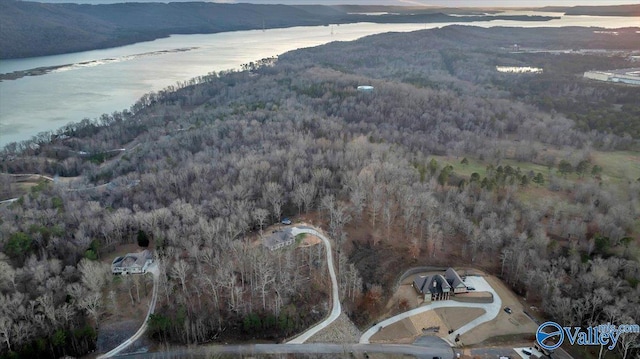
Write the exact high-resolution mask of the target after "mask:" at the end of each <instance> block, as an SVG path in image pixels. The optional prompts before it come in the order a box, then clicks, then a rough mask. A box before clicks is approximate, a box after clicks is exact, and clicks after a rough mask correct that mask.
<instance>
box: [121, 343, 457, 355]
mask: <svg viewBox="0 0 640 359" xmlns="http://www.w3.org/2000/svg"><path fill="white" fill-rule="evenodd" d="M287 353H294V354H303V353H304V354H337V355H336V357H341V356H342V354H346V353H382V354H405V355H413V356H415V357H416V358H424V359H432V358H433V357H440V358H442V359H453V356H454V355H453V350H452V349H451V347H449V346H447V345H444V346H437V347H421V346H418V345H405V344H321V343H315V344H238V345H210V346H200V347H192V348H179V349H173V350H167V351H163V352H158V353H139V354H124V355H121V356H119V358H132V359H134V358H135V359H149V358H158V359H175V358H193V357H194V356H195V357H199V356H202V357H205V358H209V357H216V356H217V355H221V354H233V355H243V356H251V355H256V354H287Z"/></svg>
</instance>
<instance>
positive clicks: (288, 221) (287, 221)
mask: <svg viewBox="0 0 640 359" xmlns="http://www.w3.org/2000/svg"><path fill="white" fill-rule="evenodd" d="M282 224H285V225H287V226H288V225H290V224H291V220H290V219H289V218H288V217H285V218H283V219H282Z"/></svg>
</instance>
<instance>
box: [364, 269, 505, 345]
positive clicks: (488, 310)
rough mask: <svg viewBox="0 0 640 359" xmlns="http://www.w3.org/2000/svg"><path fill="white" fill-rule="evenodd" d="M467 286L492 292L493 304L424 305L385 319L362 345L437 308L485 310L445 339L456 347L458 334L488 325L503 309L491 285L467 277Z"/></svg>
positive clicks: (447, 302) (372, 329)
mask: <svg viewBox="0 0 640 359" xmlns="http://www.w3.org/2000/svg"><path fill="white" fill-rule="evenodd" d="M465 284H466V285H467V286H471V287H475V288H476V291H477V292H490V293H491V294H492V295H493V302H491V303H462V302H457V301H455V300H442V301H436V302H431V303H430V304H427V305H424V306H422V307H418V308H415V309H412V310H409V311H406V312H404V313H400V314H398V315H396V316H394V317H391V318H389V319H385V320H383V321H381V322H380V323H378V324H376V325H374V326H373V327H371V328H369V329H368V330H367V331H366V332H364V334H362V336H361V337H360V343H361V344H366V343H369V340H370V339H371V337H372V336H373V335H374V334H376V333H377V332H378V331H380V330H382V328H385V327H387V326H389V325H391V324H393V323H396V322H399V321H401V320H403V319H406V318H409V317H411V316H414V315H416V314H420V313H424V312H427V311H429V310H433V309H437V308H480V309H484V310H485V313H484V314H483V315H481V316H479V317H478V318H476V319H474V320H472V321H470V322H469V323H467V324H465V325H463V326H462V327H460V328H458V329H457V330H455V331H454V332H453V333H451V334H449V335H448V336H447V337H446V338H445V339H446V340H447V341H448V342H449V344H451V345H455V338H456V336H457V335H458V334H460V335H462V334H464V333H466V332H468V331H470V330H471V329H473V328H475V327H477V326H478V325H480V324H482V323H486V322H488V321H490V320H493V319H495V318H496V317H497V316H498V313H500V310H501V307H502V300H501V299H500V296H499V295H498V293H496V291H495V290H494V289H493V287H491V285H490V284H489V283H488V282H487V281H486V280H485V279H484V278H483V277H477V276H467V278H466V280H465Z"/></svg>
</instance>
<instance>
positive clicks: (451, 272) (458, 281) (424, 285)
mask: <svg viewBox="0 0 640 359" xmlns="http://www.w3.org/2000/svg"><path fill="white" fill-rule="evenodd" d="M413 288H414V289H415V290H416V292H417V293H418V294H420V295H421V296H422V297H423V299H424V301H425V302H430V301H433V300H447V299H449V298H450V297H451V296H452V295H455V294H459V293H467V285H466V284H464V281H463V280H462V278H461V277H460V275H458V273H457V272H456V271H455V269H453V268H448V269H447V270H446V271H445V272H444V275H442V274H432V275H427V276H417V277H416V279H415V280H414V281H413Z"/></svg>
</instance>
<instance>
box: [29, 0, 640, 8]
mask: <svg viewBox="0 0 640 359" xmlns="http://www.w3.org/2000/svg"><path fill="white" fill-rule="evenodd" d="M31 1H36V2H46V3H81V4H114V3H123V2H162V3H168V2H192V1H194V0H164V1H163V0H76V1H73V0H31ZM201 1H203V2H216V3H252V4H285V5H391V6H398V5H404V6H438V7H543V6H578V5H584V6H598V5H636V4H639V3H638V2H629V1H626V2H625V1H619V0H565V1H553V0H537V1H530V0H524V1H513V0H479V1H473V0H201Z"/></svg>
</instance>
